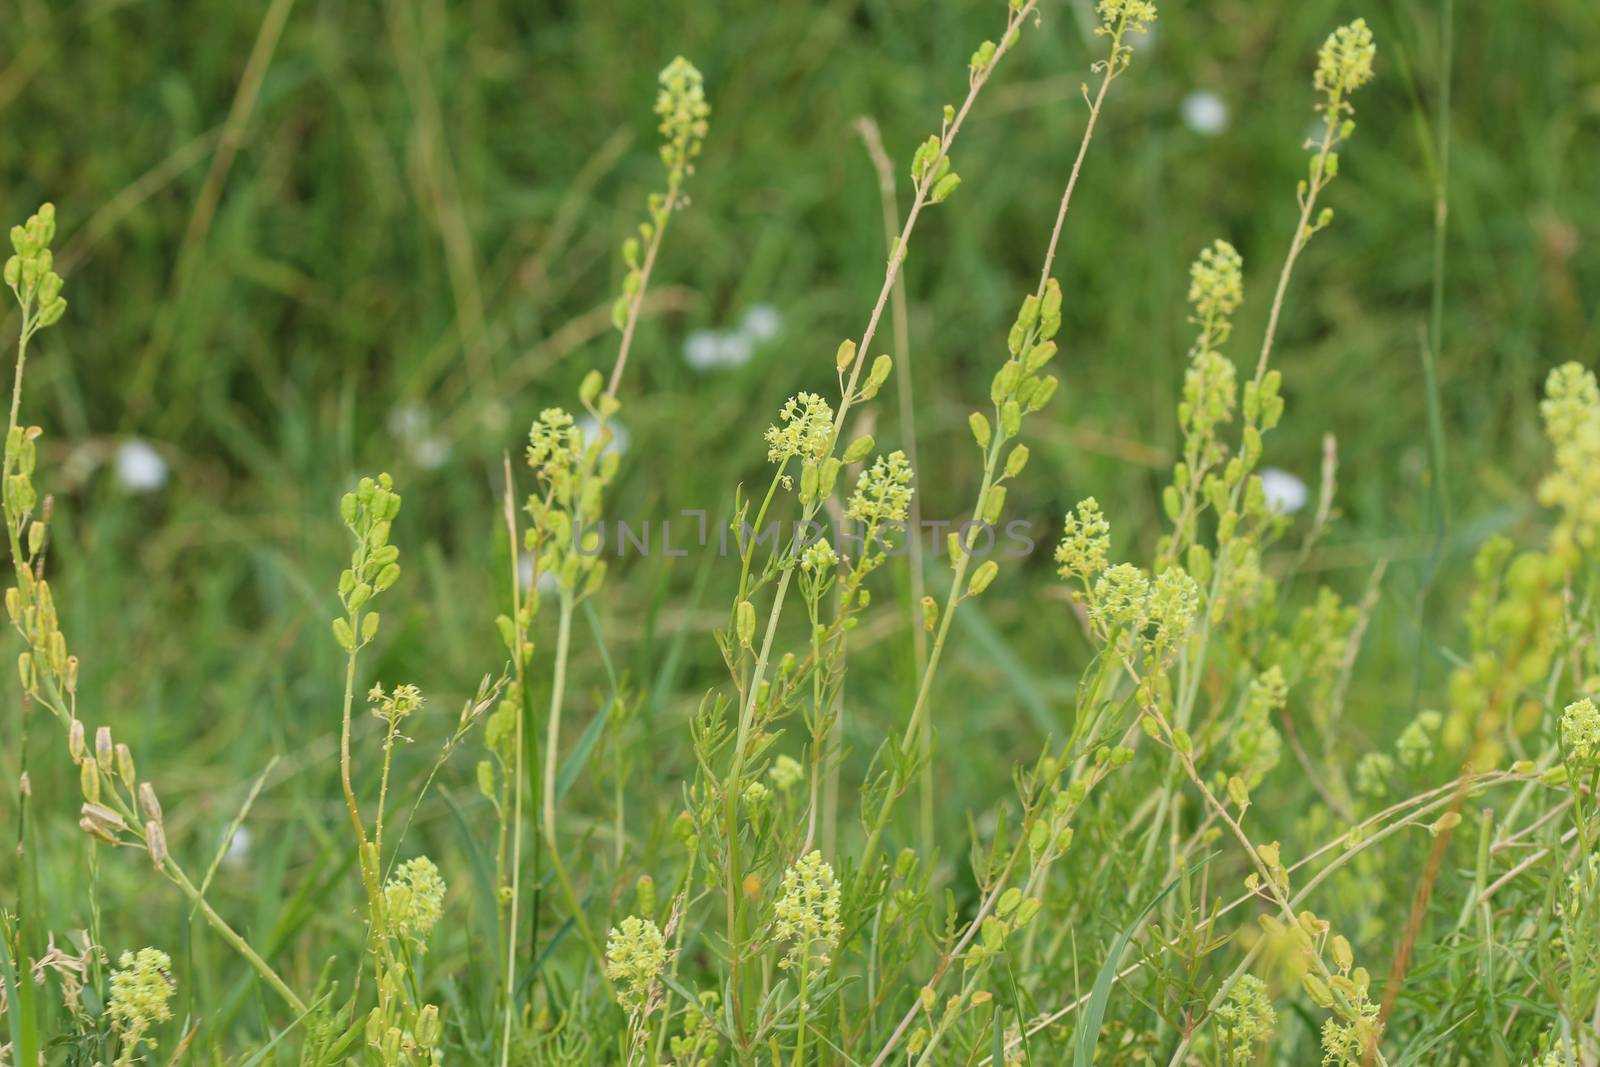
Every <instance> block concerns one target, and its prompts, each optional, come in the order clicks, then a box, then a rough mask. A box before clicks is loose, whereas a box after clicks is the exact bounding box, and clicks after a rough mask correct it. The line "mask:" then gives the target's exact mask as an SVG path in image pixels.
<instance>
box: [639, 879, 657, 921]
mask: <svg viewBox="0 0 1600 1067" xmlns="http://www.w3.org/2000/svg"><path fill="white" fill-rule="evenodd" d="M634 894H635V896H636V897H637V899H638V902H639V914H641V915H645V916H651V915H654V914H655V913H656V881H655V879H654V878H651V877H650V876H649V875H648V874H646V875H641V876H640V878H639V881H638V883H637V884H636V885H635V886H634Z"/></svg>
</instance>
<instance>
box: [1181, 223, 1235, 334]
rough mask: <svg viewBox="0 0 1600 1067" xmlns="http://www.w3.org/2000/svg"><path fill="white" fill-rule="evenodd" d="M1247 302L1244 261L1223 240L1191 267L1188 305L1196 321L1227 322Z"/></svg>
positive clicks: (1207, 250) (1214, 244)
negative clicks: (1245, 299) (1192, 308)
mask: <svg viewBox="0 0 1600 1067" xmlns="http://www.w3.org/2000/svg"><path fill="white" fill-rule="evenodd" d="M1243 302H1244V259H1243V258H1242V257H1241V256H1240V255H1239V253H1238V252H1237V251H1236V250H1235V249H1234V247H1233V246H1232V245H1231V244H1229V243H1228V242H1227V241H1224V240H1221V239H1220V238H1219V239H1217V240H1216V241H1213V242H1212V243H1211V246H1210V247H1209V248H1205V249H1202V250H1201V251H1200V255H1199V257H1198V258H1197V259H1196V260H1195V261H1194V263H1192V264H1191V265H1190V266H1189V303H1190V304H1192V305H1193V306H1194V319H1193V321H1195V322H1197V323H1201V324H1205V323H1209V322H1212V321H1217V322H1223V323H1225V322H1226V321H1227V319H1228V316H1230V315H1232V314H1233V312H1234V311H1235V310H1236V309H1237V308H1238V307H1239V305H1240V304H1241V303H1243Z"/></svg>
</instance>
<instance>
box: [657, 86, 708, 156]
mask: <svg viewBox="0 0 1600 1067" xmlns="http://www.w3.org/2000/svg"><path fill="white" fill-rule="evenodd" d="M659 81H660V82H661V89H660V91H659V92H658V93H657V94H656V114H657V115H658V116H659V117H660V118H661V127H660V129H661V136H662V137H663V138H665V140H666V143H665V144H663V145H662V146H661V161H662V162H663V163H665V164H666V165H667V170H668V172H669V173H670V174H672V175H673V176H674V177H675V178H681V177H682V175H683V174H684V173H685V172H686V171H687V169H688V166H689V161H690V160H692V159H693V158H694V157H695V156H697V155H699V154H700V145H701V143H702V142H703V141H704V140H705V136H706V132H707V131H708V130H709V129H710V126H709V124H708V123H707V121H706V120H707V119H708V118H710V116H711V105H710V104H709V103H707V102H706V88H705V80H704V79H703V78H702V77H701V76H700V70H699V68H697V67H696V66H695V65H694V64H693V63H691V62H689V61H688V60H687V59H685V58H683V57H682V56H677V57H676V58H674V59H673V61H672V62H671V63H668V64H667V65H666V67H664V68H663V69H662V71H661V74H660V76H659Z"/></svg>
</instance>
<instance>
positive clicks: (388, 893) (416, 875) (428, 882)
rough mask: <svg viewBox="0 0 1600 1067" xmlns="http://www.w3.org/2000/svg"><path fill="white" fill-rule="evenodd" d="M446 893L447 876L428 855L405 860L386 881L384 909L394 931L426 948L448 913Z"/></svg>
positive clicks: (393, 932)
mask: <svg viewBox="0 0 1600 1067" xmlns="http://www.w3.org/2000/svg"><path fill="white" fill-rule="evenodd" d="M444 892H445V884H444V878H442V877H441V876H440V874H439V868H438V867H436V866H434V863H433V861H432V860H430V859H429V858H428V857H426V856H418V857H417V858H416V859H411V860H407V861H406V862H404V863H402V864H401V865H400V866H399V868H397V869H396V870H395V872H394V874H393V876H391V877H390V879H389V880H388V881H387V882H385V883H384V884H383V910H384V914H385V915H386V916H387V917H388V921H389V930H390V932H391V933H392V934H393V935H394V936H395V937H402V938H410V939H411V940H412V941H414V942H416V944H417V947H418V948H419V949H421V948H423V942H424V941H426V940H427V937H428V935H429V934H430V933H432V932H433V928H434V926H435V925H437V924H438V922H439V918H440V917H441V916H442V915H443V914H444Z"/></svg>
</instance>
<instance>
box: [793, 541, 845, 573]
mask: <svg viewBox="0 0 1600 1067" xmlns="http://www.w3.org/2000/svg"><path fill="white" fill-rule="evenodd" d="M838 563H839V553H837V552H835V551H834V550H833V545H831V544H829V543H828V540H827V538H821V539H819V540H816V541H813V542H811V544H809V545H807V546H806V547H805V550H804V551H802V552H801V553H800V568H801V569H802V570H805V571H809V572H811V573H813V574H826V573H828V572H829V571H831V570H833V568H834V567H836V566H838Z"/></svg>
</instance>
